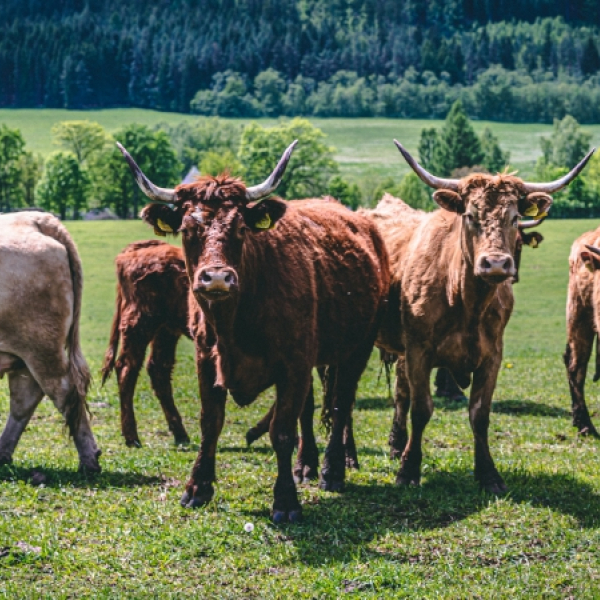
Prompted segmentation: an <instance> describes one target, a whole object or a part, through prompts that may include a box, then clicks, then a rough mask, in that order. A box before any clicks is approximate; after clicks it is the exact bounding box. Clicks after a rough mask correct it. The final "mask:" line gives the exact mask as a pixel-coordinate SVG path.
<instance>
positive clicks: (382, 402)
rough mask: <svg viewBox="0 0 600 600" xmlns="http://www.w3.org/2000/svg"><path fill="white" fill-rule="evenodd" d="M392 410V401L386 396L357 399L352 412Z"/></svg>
mask: <svg viewBox="0 0 600 600" xmlns="http://www.w3.org/2000/svg"><path fill="white" fill-rule="evenodd" d="M393 408H394V400H393V399H391V398H388V397H387V396H378V397H376V398H357V399H356V404H355V405H354V410H386V409H393Z"/></svg>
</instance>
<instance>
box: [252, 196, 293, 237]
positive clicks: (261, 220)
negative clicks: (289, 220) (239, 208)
mask: <svg viewBox="0 0 600 600" xmlns="http://www.w3.org/2000/svg"><path fill="white" fill-rule="evenodd" d="M286 210H287V204H286V203H285V202H284V201H283V200H279V199H277V198H267V199H266V200H261V201H260V202H255V203H253V204H248V206H246V208H245V210H244V222H245V223H246V225H247V226H248V227H249V228H250V229H252V231H267V230H268V229H273V227H275V225H276V224H277V221H279V219H281V217H283V215H284V214H285V211H286Z"/></svg>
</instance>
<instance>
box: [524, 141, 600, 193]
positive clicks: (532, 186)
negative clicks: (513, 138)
mask: <svg viewBox="0 0 600 600" xmlns="http://www.w3.org/2000/svg"><path fill="white" fill-rule="evenodd" d="M595 151H596V148H592V149H591V150H590V151H589V152H588V153H587V154H586V155H585V157H584V158H583V159H582V160H581V162H580V163H579V164H578V165H577V166H576V167H575V168H574V169H572V170H571V171H569V172H568V173H567V174H566V175H565V176H563V177H561V178H560V179H557V180H555V181H550V182H548V183H527V182H523V189H524V191H525V193H526V194H531V193H532V192H545V193H546V194H553V193H554V192H558V191H560V190H562V189H563V188H564V187H566V186H567V185H569V183H571V181H573V179H575V177H577V175H579V173H581V171H582V170H583V167H585V165H587V162H588V160H590V158H592V154H594V152H595Z"/></svg>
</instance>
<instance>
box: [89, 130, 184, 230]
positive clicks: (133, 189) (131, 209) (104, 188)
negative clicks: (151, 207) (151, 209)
mask: <svg viewBox="0 0 600 600" xmlns="http://www.w3.org/2000/svg"><path fill="white" fill-rule="evenodd" d="M114 138H115V140H116V141H118V142H120V143H121V144H123V146H124V147H125V148H126V149H127V151H128V152H129V153H130V154H131V156H132V157H133V159H134V160H135V161H136V163H137V164H138V166H139V167H140V168H141V169H142V171H143V172H144V173H145V174H146V176H147V177H148V178H149V179H150V180H151V181H152V182H153V183H155V184H156V185H158V186H160V187H175V186H176V185H177V184H178V183H179V181H180V174H181V163H180V162H179V160H178V159H177V154H176V152H175V150H174V149H173V146H172V145H171V142H170V140H169V136H168V135H167V134H166V133H165V132H164V131H161V130H159V131H152V130H151V129H150V128H149V127H147V126H145V125H137V124H131V125H126V126H125V127H123V128H122V129H120V130H119V131H117V132H116V133H115V135H114ZM91 170H92V171H93V174H94V188H95V190H94V193H95V197H96V198H97V199H98V200H99V202H100V205H101V206H108V207H111V208H112V209H113V210H114V211H115V213H116V214H117V215H118V216H119V217H121V218H128V217H130V216H132V217H134V218H135V217H137V215H138V212H139V209H140V208H141V206H142V205H143V204H144V203H145V198H146V197H145V196H144V195H143V194H142V193H141V191H140V189H139V188H138V185H137V183H136V182H135V179H134V178H133V177H132V176H131V171H130V170H129V167H128V165H127V163H126V162H125V160H124V159H123V156H122V155H121V153H120V152H119V150H118V149H117V148H116V146H111V148H110V149H109V150H107V151H105V152H103V153H102V154H100V155H99V156H98V159H97V160H96V161H95V162H94V164H93V165H92V166H91Z"/></svg>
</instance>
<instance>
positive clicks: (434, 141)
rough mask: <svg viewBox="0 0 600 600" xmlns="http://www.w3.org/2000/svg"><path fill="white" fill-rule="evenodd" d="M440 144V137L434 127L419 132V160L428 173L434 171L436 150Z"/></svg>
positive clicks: (435, 167)
mask: <svg viewBox="0 0 600 600" xmlns="http://www.w3.org/2000/svg"><path fill="white" fill-rule="evenodd" d="M440 143H441V140H440V136H439V135H438V131H437V129H436V128H435V127H431V128H426V129H423V130H421V139H420V140H419V160H420V162H421V164H422V165H423V166H424V167H425V168H426V169H427V170H428V171H432V172H433V171H435V170H436V169H437V167H438V165H437V158H436V157H437V155H436V148H438V147H439V145H440Z"/></svg>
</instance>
